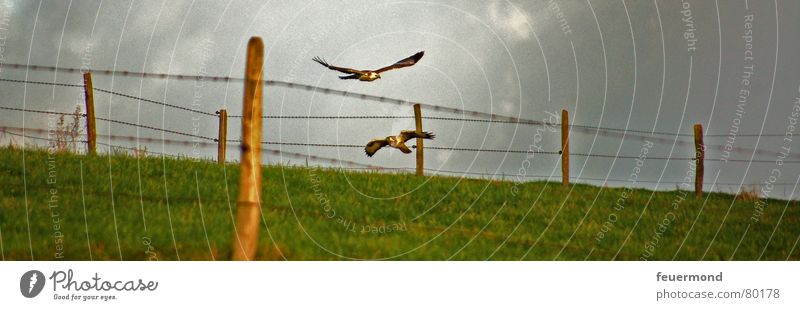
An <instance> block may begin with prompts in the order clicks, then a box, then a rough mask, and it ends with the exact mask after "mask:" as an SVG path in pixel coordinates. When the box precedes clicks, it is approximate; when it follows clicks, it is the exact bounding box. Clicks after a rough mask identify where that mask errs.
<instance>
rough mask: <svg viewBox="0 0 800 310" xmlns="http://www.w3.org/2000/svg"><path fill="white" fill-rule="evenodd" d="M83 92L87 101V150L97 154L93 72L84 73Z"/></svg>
mask: <svg viewBox="0 0 800 310" xmlns="http://www.w3.org/2000/svg"><path fill="white" fill-rule="evenodd" d="M83 93H84V101H85V102H86V137H87V140H88V141H87V142H88V143H87V150H86V151H87V152H88V153H89V154H97V127H96V124H95V118H94V88H92V73H91V72H86V73H84V74H83Z"/></svg>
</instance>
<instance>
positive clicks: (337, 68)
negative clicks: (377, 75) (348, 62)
mask: <svg viewBox="0 0 800 310" xmlns="http://www.w3.org/2000/svg"><path fill="white" fill-rule="evenodd" d="M312 60H313V61H316V62H317V63H318V64H320V65H323V66H325V68H328V69H331V70H336V71H339V72H341V73H347V74H358V75H362V74H366V72H364V71H361V70H356V69H350V68H342V67H337V66H331V65H330V64H328V62H327V61H325V59H322V58H319V57H314V58H313V59H312Z"/></svg>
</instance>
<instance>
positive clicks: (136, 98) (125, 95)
mask: <svg viewBox="0 0 800 310" xmlns="http://www.w3.org/2000/svg"><path fill="white" fill-rule="evenodd" d="M93 89H94V90H96V91H99V92H101V93H107V94H111V95H115V96H120V97H124V98H128V99H133V100H141V101H144V102H147V103H152V104H157V105H162V106H167V107H170V108H173V109H178V110H184V111H188V112H193V113H198V114H202V115H207V116H214V117H216V116H217V115H216V114H215V113H209V112H205V111H200V110H195V109H190V108H186V107H182V106H178V105H174V104H169V103H166V102H161V101H156V100H152V99H146V98H142V97H137V96H134V95H129V94H125V93H122V92H118V91H111V90H107V89H102V88H96V87H95V88H93Z"/></svg>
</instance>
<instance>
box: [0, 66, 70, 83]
mask: <svg viewBox="0 0 800 310" xmlns="http://www.w3.org/2000/svg"><path fill="white" fill-rule="evenodd" d="M4 66H5V65H4ZM0 82H11V83H21V84H34V85H47V86H61V87H80V88H83V84H68V83H56V82H44V81H30V80H17V79H7V78H0Z"/></svg>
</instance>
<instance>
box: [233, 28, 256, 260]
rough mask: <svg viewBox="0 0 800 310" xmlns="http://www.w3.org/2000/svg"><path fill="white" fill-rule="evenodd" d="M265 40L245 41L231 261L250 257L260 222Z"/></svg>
mask: <svg viewBox="0 0 800 310" xmlns="http://www.w3.org/2000/svg"><path fill="white" fill-rule="evenodd" d="M263 64H264V42H262V41H261V38H259V37H252V38H250V42H249V43H248V44H247V64H246V67H245V81H244V105H243V111H242V144H241V147H242V152H241V154H242V155H241V167H242V168H241V176H240V178H239V200H238V201H237V208H236V226H235V227H234V229H235V230H236V240H234V241H233V257H232V258H233V260H253V259H254V258H255V256H256V250H257V248H258V230H259V225H260V223H261V197H260V195H261V110H262V106H261V104H262V101H261V98H262V97H261V95H262V90H263V85H262V84H261V78H262V66H263Z"/></svg>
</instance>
